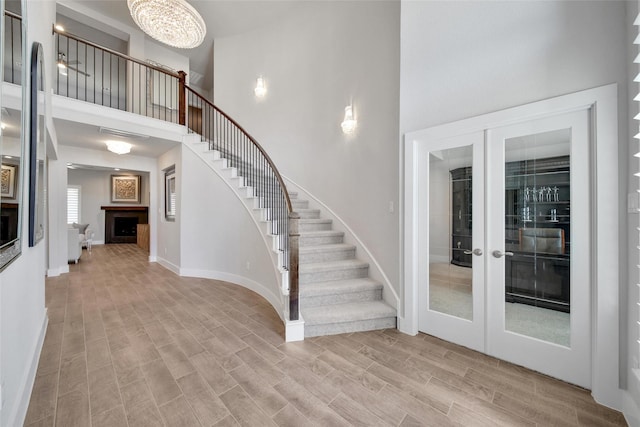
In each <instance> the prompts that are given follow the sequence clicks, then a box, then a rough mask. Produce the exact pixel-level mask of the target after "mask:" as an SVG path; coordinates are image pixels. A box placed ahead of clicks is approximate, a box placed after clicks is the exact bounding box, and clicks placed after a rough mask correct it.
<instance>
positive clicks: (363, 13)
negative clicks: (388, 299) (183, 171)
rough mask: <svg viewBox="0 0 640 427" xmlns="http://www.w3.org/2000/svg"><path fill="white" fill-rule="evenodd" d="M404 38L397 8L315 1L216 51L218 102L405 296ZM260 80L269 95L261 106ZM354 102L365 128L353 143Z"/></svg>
mask: <svg viewBox="0 0 640 427" xmlns="http://www.w3.org/2000/svg"><path fill="white" fill-rule="evenodd" d="M399 35H400V3H399V2H397V1H369V2H348V1H340V2H336V1H331V2H325V1H321V2H320V1H309V2H302V3H301V4H299V5H298V7H297V9H296V10H295V11H293V12H291V14H289V15H287V18H286V19H284V20H283V21H282V22H278V23H275V24H273V25H270V26H268V27H266V28H261V29H258V30H256V31H254V32H251V33H247V34H243V35H239V36H235V37H228V38H220V39H217V40H216V45H215V49H214V54H215V58H214V67H215V73H214V88H215V89H214V96H215V103H216V105H218V106H219V107H220V108H222V109H223V110H225V111H226V112H227V113H229V114H230V115H231V117H233V118H234V119H236V120H237V121H238V122H239V123H240V124H241V125H242V126H243V127H244V128H245V129H246V130H247V131H248V132H249V133H250V134H252V135H253V136H254V137H256V139H257V140H258V142H259V143H260V144H261V145H263V146H264V147H265V149H266V151H267V152H268V153H269V155H270V156H271V158H272V159H273V160H274V162H275V164H276V165H277V166H278V168H279V169H280V170H281V172H282V173H283V174H284V175H285V176H287V177H288V178H290V179H291V180H292V181H293V182H295V183H296V184H298V185H300V186H301V187H303V188H304V189H306V190H307V191H308V192H309V193H311V194H312V195H314V196H315V197H316V198H318V199H319V200H320V201H322V202H323V203H325V204H326V205H327V206H328V207H329V208H330V209H332V210H333V211H334V212H335V213H336V214H337V215H338V216H339V217H341V218H342V219H343V220H344V221H345V223H346V224H348V225H349V227H351V228H352V229H353V231H354V232H355V234H356V235H357V236H358V237H359V238H360V239H361V240H362V241H363V243H364V244H365V245H366V246H367V247H368V248H369V250H370V251H371V253H372V255H373V256H374V257H375V258H376V260H377V261H378V262H379V264H380V266H381V267H382V269H383V270H384V272H385V274H386V275H387V277H389V279H390V281H391V283H392V285H393V287H394V288H395V289H396V291H397V290H398V288H399V255H398V247H399V234H398V227H399V216H398V210H397V206H398V161H397V158H398V91H399V86H398V84H399V60H400V56H399V47H400V40H399ZM260 75H262V76H263V77H264V79H265V81H266V84H267V90H268V92H267V95H266V97H265V98H264V99H262V100H259V101H258V100H256V98H255V97H254V94H253V89H254V87H255V84H256V78H257V77H258V76H260ZM350 103H353V107H354V112H355V115H356V118H357V120H358V128H357V130H356V132H355V134H353V135H351V136H346V135H344V134H343V133H342V131H341V128H340V123H341V122H342V120H343V117H344V108H345V106H347V105H348V104H350ZM390 202H391V203H392V204H393V212H389V204H390Z"/></svg>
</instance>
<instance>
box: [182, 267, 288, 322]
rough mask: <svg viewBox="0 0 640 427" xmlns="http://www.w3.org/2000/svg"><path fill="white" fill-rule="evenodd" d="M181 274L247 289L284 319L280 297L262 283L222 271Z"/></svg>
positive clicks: (196, 271)
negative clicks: (262, 299)
mask: <svg viewBox="0 0 640 427" xmlns="http://www.w3.org/2000/svg"><path fill="white" fill-rule="evenodd" d="M179 274H180V276H186V277H200V278H203V279H213V280H222V281H224V282H229V283H233V284H235V285H240V286H242V287H245V288H247V289H249V290H252V291H253V292H255V293H257V294H258V295H260V296H261V297H263V298H264V299H266V300H267V301H269V304H271V305H272V306H273V308H274V309H275V310H276V312H277V313H278V316H280V318H282V317H283V307H284V305H283V302H282V300H281V298H280V296H279V295H276V294H274V293H273V292H271V291H270V290H269V289H268V288H266V287H264V286H263V285H261V284H260V283H258V282H256V281H254V280H252V279H249V278H247V277H244V276H238V275H236V274H231V273H225V272H222V271H213V270H198V269H189V268H182V269H180V273H179ZM283 320H284V319H283Z"/></svg>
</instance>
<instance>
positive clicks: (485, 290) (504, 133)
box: [418, 110, 592, 388]
mask: <svg viewBox="0 0 640 427" xmlns="http://www.w3.org/2000/svg"><path fill="white" fill-rule="evenodd" d="M588 124H589V116H588V112H587V110H583V111H577V112H572V113H565V114H561V115H556V116H553V117H548V118H544V119H537V120H532V121H527V122H524V123H518V124H514V125H509V126H504V127H498V128H492V129H490V130H486V131H483V132H475V133H469V134H466V135H459V136H456V137H451V138H444V139H437V140H431V141H427V142H426V143H425V145H424V147H423V148H422V149H421V152H420V153H419V157H418V158H419V162H420V166H419V167H418V170H419V171H420V172H419V173H421V174H423V175H424V176H423V177H422V179H421V180H420V182H422V183H428V184H427V185H428V188H426V189H425V190H426V193H427V194H428V196H425V197H423V201H422V203H421V204H420V205H419V207H418V210H419V212H420V213H421V214H422V213H424V214H425V215H427V217H428V221H424V222H423V224H425V226H426V233H424V235H425V239H422V243H421V246H425V245H426V246H427V248H426V249H425V248H423V251H424V252H423V253H425V255H426V254H428V255H427V256H426V257H424V258H422V259H425V258H426V259H427V260H428V262H426V263H425V265H423V266H422V267H421V275H420V285H419V291H418V299H419V310H418V311H419V329H420V330H421V331H423V332H426V333H429V334H432V335H435V336H438V337H441V338H443V339H446V340H449V341H452V342H455V343H458V344H461V345H464V346H466V347H469V348H473V349H475V350H478V351H481V352H484V353H486V354H489V355H492V356H495V357H498V358H500V359H503V360H507V361H509V362H512V363H515V364H519V365H522V366H525V367H528V368H531V369H534V370H536V371H539V372H543V373H546V374H548V375H551V376H553V377H556V378H560V379H562V380H565V381H568V382H571V383H574V384H577V385H580V386H583V387H587V388H590V386H591V313H590V302H591V299H590V298H591V286H590V248H591V239H590V232H591V226H590V224H591V217H590V212H589V210H590V192H591V191H590V189H591V188H592V185H591V182H590V175H589V147H590V145H589V134H588V132H589V126H588ZM421 232H422V231H421Z"/></svg>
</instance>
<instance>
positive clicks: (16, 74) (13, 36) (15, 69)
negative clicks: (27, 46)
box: [4, 10, 22, 85]
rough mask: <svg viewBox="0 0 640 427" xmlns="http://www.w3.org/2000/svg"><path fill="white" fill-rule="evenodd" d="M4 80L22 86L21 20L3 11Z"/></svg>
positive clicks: (13, 14) (17, 16) (18, 16)
mask: <svg viewBox="0 0 640 427" xmlns="http://www.w3.org/2000/svg"><path fill="white" fill-rule="evenodd" d="M4 45H5V49H4V80H5V81H6V82H9V83H14V84H17V85H20V84H22V19H21V18H20V15H16V14H15V13H13V12H10V11H8V10H5V11H4Z"/></svg>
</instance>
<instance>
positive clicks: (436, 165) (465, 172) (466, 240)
mask: <svg viewBox="0 0 640 427" xmlns="http://www.w3.org/2000/svg"><path fill="white" fill-rule="evenodd" d="M472 177H473V147H472V146H470V145H467V146H463V147H456V148H449V149H445V150H440V151H437V152H432V153H430V155H429V230H430V232H429V284H430V286H429V309H430V310H435V311H438V312H441V313H444V314H449V315H451V316H456V317H460V318H463V319H467V320H472V319H473V290H472V286H471V285H472V276H473V275H472V269H473V265H472V257H473V254H472V253H473V247H472V230H473V221H472V206H473V203H472V195H473V192H472V183H473V180H472Z"/></svg>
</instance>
